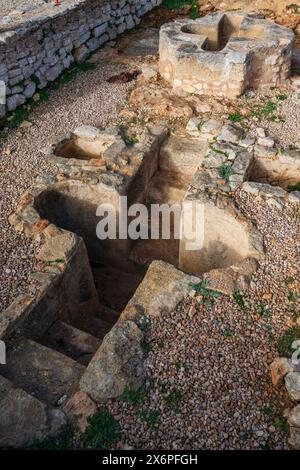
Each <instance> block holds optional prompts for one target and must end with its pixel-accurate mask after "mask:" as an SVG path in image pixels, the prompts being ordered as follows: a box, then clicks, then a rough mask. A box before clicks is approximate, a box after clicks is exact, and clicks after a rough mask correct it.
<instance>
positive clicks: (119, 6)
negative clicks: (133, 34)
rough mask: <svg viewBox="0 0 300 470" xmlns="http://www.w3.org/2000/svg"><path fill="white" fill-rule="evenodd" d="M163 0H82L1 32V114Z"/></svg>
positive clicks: (13, 107) (0, 116) (44, 85)
mask: <svg viewBox="0 0 300 470" xmlns="http://www.w3.org/2000/svg"><path fill="white" fill-rule="evenodd" d="M160 3H161V0H111V1H105V0H80V1H78V0H77V2H76V3H75V2H74V3H73V4H71V5H70V4H69V3H68V4H67V5H66V7H65V8H63V9H59V10H56V9H55V8H53V11H51V12H50V13H49V15H47V16H38V17H33V18H31V19H29V20H27V21H26V22H23V23H22V24H19V25H18V26H17V27H16V28H15V29H12V30H7V31H5V32H2V33H0V84H1V83H2V84H3V83H5V85H6V87H5V88H6V93H5V99H4V100H0V118H3V117H4V116H5V114H6V113H7V112H9V111H14V110H15V109H16V108H17V107H18V106H21V105H23V104H24V103H25V102H26V100H27V99H29V98H31V97H32V96H33V95H34V94H35V93H36V91H38V90H39V89H42V88H44V87H46V85H47V83H48V82H52V81H54V80H55V79H56V78H57V77H58V76H59V75H60V74H61V73H62V72H63V70H65V69H67V68H69V67H70V66H71V65H72V63H73V62H82V61H84V60H86V58H87V57H88V56H89V55H90V54H91V53H92V52H93V51H95V50H96V49H98V48H99V47H100V46H101V45H102V44H104V43H105V42H107V41H111V40H113V39H115V38H116V37H117V36H118V35H119V34H121V33H123V32H124V31H125V30H126V29H131V28H133V27H134V26H136V25H137V24H139V22H140V18H141V16H143V15H144V14H145V13H147V12H148V11H150V10H151V9H152V8H154V7H156V6H157V5H159V4H160Z"/></svg>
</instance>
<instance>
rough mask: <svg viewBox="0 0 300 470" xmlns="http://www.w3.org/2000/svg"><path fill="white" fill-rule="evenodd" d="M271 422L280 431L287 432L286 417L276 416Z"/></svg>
mask: <svg viewBox="0 0 300 470" xmlns="http://www.w3.org/2000/svg"><path fill="white" fill-rule="evenodd" d="M273 424H274V427H275V428H276V429H279V430H280V431H284V432H286V433H288V432H289V425H288V423H287V421H286V419H284V418H281V417H277V418H275V420H274V423H273Z"/></svg>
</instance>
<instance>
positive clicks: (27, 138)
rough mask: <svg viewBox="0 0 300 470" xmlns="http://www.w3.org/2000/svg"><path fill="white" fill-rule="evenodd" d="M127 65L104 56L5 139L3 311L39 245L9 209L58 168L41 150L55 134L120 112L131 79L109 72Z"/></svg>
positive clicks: (0, 212) (0, 191)
mask: <svg viewBox="0 0 300 470" xmlns="http://www.w3.org/2000/svg"><path fill="white" fill-rule="evenodd" d="M122 70H124V66H123V65H119V64H109V63H103V62H102V64H99V65H98V66H97V69H95V70H94V71H89V72H86V73H82V74H80V75H79V76H78V77H77V78H76V79H75V80H74V81H73V82H71V83H69V84H68V85H64V87H63V88H61V89H60V90H59V91H57V92H53V93H52V94H51V97H50V100H49V101H48V102H46V103H42V104H41V105H40V106H39V107H38V108H36V109H35V110H34V111H33V112H32V113H31V114H30V118H29V119H30V122H32V124H33V125H32V126H31V127H29V128H26V129H23V130H22V129H20V128H19V129H17V130H14V131H12V132H11V133H10V135H9V137H8V139H7V140H6V141H5V142H4V143H3V144H1V147H0V200H1V205H0V221H1V222H0V280H1V282H0V311H1V310H3V309H5V308H6V307H7V306H8V305H9V304H10V302H11V301H12V300H13V299H14V298H15V297H16V295H18V294H20V293H22V292H24V290H26V285H27V279H28V275H29V273H30V271H31V269H32V263H33V250H34V246H33V244H31V243H30V242H29V241H28V240H26V239H25V237H24V236H22V235H19V234H17V233H16V232H15V230H14V229H13V228H12V227H11V226H10V225H9V223H8V221H7V218H8V216H9V214H10V213H11V212H12V211H13V209H14V207H15V206H16V204H17V202H18V200H19V198H20V196H21V195H22V194H23V193H24V191H25V190H27V189H28V188H30V187H31V186H32V184H33V183H34V180H35V178H36V177H37V176H38V175H44V174H46V173H56V172H57V170H56V168H55V166H54V165H53V164H49V162H48V161H47V159H46V158H45V156H44V154H43V151H42V150H43V149H44V148H46V146H47V145H48V144H49V142H50V140H51V139H53V137H55V136H57V135H58V134H63V133H65V132H69V131H70V130H72V129H74V128H75V127H76V126H78V125H81V124H90V125H95V126H105V125H107V124H108V123H110V122H111V121H112V120H113V119H116V118H117V116H118V111H119V110H120V109H121V108H122V107H123V106H124V104H125V101H126V97H127V94H128V90H129V89H130V86H132V85H130V84H110V83H107V82H106V78H108V77H110V76H112V75H115V74H117V73H119V72H121V71H122Z"/></svg>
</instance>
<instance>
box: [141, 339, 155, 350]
mask: <svg viewBox="0 0 300 470" xmlns="http://www.w3.org/2000/svg"><path fill="white" fill-rule="evenodd" d="M141 346H142V348H143V350H144V351H145V353H147V354H149V352H151V351H152V349H153V345H152V342H151V341H148V339H147V338H146V337H145V336H144V338H143V339H142V341H141Z"/></svg>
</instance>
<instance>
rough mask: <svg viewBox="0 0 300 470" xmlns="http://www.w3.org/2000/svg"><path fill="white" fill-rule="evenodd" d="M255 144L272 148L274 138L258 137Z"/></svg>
mask: <svg viewBox="0 0 300 470" xmlns="http://www.w3.org/2000/svg"><path fill="white" fill-rule="evenodd" d="M257 144H258V145H261V146H262V147H268V148H272V147H274V140H273V139H271V138H270V137H260V138H259V139H257Z"/></svg>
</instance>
